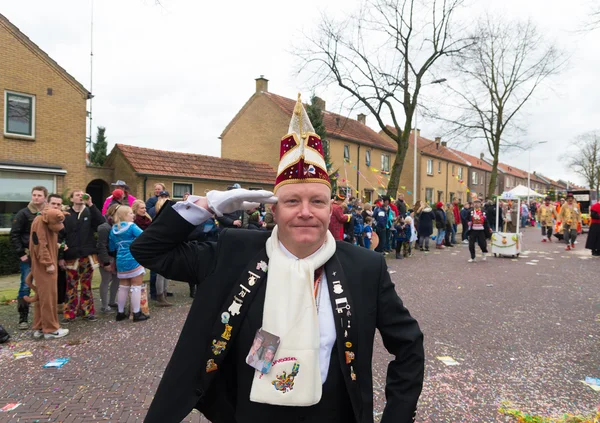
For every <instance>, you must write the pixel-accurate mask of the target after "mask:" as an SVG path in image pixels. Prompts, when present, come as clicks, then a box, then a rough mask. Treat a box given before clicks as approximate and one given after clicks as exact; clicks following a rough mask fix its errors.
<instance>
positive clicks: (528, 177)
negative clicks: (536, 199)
mask: <svg viewBox="0 0 600 423" xmlns="http://www.w3.org/2000/svg"><path fill="white" fill-rule="evenodd" d="M547 142H548V141H539V142H536V143H534V144H532V145H531V146H530V147H529V165H528V167H527V207H529V194H530V192H531V150H532V149H533V146H534V145H539V144H546V143H547Z"/></svg>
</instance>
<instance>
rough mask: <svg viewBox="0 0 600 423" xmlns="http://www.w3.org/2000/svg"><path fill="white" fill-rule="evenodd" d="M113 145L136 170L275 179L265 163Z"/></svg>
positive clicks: (246, 179) (217, 177)
mask: <svg viewBox="0 0 600 423" xmlns="http://www.w3.org/2000/svg"><path fill="white" fill-rule="evenodd" d="M115 149H118V150H120V151H121V153H123V156H125V159H126V160H127V161H128V162H129V163H130V164H131V167H133V169H134V170H135V171H136V172H138V173H147V174H151V175H164V176H180V177H186V178H198V179H210V180H219V181H231V182H255V183H261V184H269V185H273V184H274V183H275V177H276V171H275V169H273V168H272V167H271V166H270V165H268V164H266V163H256V162H249V161H246V160H233V159H222V158H220V157H213V156H203V155H200V154H190V153H177V152H174V151H164V150H153V149H150V148H142V147H134V146H132V145H125V144H117V145H115ZM111 154H112V153H111Z"/></svg>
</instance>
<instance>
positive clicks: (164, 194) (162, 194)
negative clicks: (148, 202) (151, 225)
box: [146, 189, 171, 219]
mask: <svg viewBox="0 0 600 423" xmlns="http://www.w3.org/2000/svg"><path fill="white" fill-rule="evenodd" d="M170 197H171V194H169V191H167V190H164V189H163V190H162V191H159V192H158V198H157V199H156V201H155V202H154V206H152V208H150V209H149V208H148V206H146V212H147V213H148V216H150V217H151V218H152V219H154V218H156V215H157V214H158V211H159V209H160V207H159V206H158V204H159V203H161V204H164V202H165V201H166V200H169V199H170Z"/></svg>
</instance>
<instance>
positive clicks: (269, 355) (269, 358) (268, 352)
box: [265, 350, 275, 361]
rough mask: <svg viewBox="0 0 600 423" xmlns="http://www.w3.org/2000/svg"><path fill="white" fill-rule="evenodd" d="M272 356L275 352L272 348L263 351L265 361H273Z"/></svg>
mask: <svg viewBox="0 0 600 423" xmlns="http://www.w3.org/2000/svg"><path fill="white" fill-rule="evenodd" d="M273 357H275V353H274V352H273V350H266V351H265V361H273Z"/></svg>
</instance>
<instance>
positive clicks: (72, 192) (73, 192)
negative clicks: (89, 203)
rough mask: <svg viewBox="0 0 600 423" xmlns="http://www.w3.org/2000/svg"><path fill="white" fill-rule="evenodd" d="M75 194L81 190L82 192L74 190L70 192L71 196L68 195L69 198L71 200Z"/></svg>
mask: <svg viewBox="0 0 600 423" xmlns="http://www.w3.org/2000/svg"><path fill="white" fill-rule="evenodd" d="M76 192H83V190H82V189H74V190H73V191H71V194H69V198H73V195H74V194H75V193H76Z"/></svg>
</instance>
